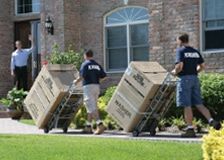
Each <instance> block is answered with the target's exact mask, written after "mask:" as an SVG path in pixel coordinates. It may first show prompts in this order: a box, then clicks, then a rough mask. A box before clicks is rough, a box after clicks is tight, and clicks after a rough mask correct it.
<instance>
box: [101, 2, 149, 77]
mask: <svg viewBox="0 0 224 160" xmlns="http://www.w3.org/2000/svg"><path fill="white" fill-rule="evenodd" d="M130 7H135V8H142V9H147V8H145V7H140V6H125V7H120V8H117V9H115V10H112V11H111V12H109V13H107V14H106V15H105V16H104V26H103V28H104V29H103V46H104V69H105V71H106V73H124V72H125V70H123V69H121V70H117V71H111V70H108V69H107V51H106V42H107V37H106V29H107V27H122V26H125V27H126V29H127V61H128V63H127V64H129V63H130V48H131V46H130V26H131V25H137V24H149V20H140V21H136V22H128V23H115V24H107V23H106V20H107V17H108V15H110V14H111V13H114V12H116V11H118V10H120V9H125V8H130Z"/></svg>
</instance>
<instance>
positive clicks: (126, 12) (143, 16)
mask: <svg viewBox="0 0 224 160" xmlns="http://www.w3.org/2000/svg"><path fill="white" fill-rule="evenodd" d="M140 20H149V13H148V10H147V9H144V8H139V7H128V8H122V9H120V10H117V11H115V12H113V13H111V14H110V15H109V16H107V18H106V23H107V24H116V23H127V22H136V21H140Z"/></svg>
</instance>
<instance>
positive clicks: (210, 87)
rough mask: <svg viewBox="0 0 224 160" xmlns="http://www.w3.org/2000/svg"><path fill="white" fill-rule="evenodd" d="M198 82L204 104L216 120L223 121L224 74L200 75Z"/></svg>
mask: <svg viewBox="0 0 224 160" xmlns="http://www.w3.org/2000/svg"><path fill="white" fill-rule="evenodd" d="M200 81H201V91H202V95H203V100H204V104H205V105H206V106H207V107H208V108H209V109H210V111H212V113H213V114H216V116H217V118H218V119H222V120H223V119H224V74H201V75H200Z"/></svg>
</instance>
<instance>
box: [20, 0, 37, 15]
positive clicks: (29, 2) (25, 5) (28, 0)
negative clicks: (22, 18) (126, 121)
mask: <svg viewBox="0 0 224 160" xmlns="http://www.w3.org/2000/svg"><path fill="white" fill-rule="evenodd" d="M16 7H17V14H21V13H32V12H40V0H17V6H16Z"/></svg>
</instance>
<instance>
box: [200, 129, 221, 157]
mask: <svg viewBox="0 0 224 160" xmlns="http://www.w3.org/2000/svg"><path fill="white" fill-rule="evenodd" d="M223 127H224V125H223ZM202 149H203V158H204V160H223V159H224V128H222V130H219V131H217V130H215V129H212V128H211V129H210V131H209V134H208V135H205V136H203V144H202Z"/></svg>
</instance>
